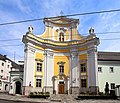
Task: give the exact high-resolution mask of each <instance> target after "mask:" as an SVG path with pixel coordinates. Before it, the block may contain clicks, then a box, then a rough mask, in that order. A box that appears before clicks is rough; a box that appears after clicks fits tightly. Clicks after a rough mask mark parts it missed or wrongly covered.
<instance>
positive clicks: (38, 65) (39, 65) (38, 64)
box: [37, 63, 42, 72]
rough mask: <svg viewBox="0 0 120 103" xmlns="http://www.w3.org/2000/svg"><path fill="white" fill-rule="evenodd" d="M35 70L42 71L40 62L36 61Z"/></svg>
mask: <svg viewBox="0 0 120 103" xmlns="http://www.w3.org/2000/svg"><path fill="white" fill-rule="evenodd" d="M37 71H38V72H42V63H37Z"/></svg>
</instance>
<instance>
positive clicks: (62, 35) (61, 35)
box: [59, 33, 64, 42]
mask: <svg viewBox="0 0 120 103" xmlns="http://www.w3.org/2000/svg"><path fill="white" fill-rule="evenodd" d="M59 41H60V42H62V41H64V34H63V33H60V35H59Z"/></svg>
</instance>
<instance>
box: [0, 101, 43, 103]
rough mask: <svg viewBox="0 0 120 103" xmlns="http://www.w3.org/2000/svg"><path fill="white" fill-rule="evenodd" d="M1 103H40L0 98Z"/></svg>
mask: <svg viewBox="0 0 120 103" xmlns="http://www.w3.org/2000/svg"><path fill="white" fill-rule="evenodd" d="M0 103H38V102H28V101H27V102H22V101H20V102H19V101H18V102H17V101H8V100H0ZM41 103H43V102H41Z"/></svg>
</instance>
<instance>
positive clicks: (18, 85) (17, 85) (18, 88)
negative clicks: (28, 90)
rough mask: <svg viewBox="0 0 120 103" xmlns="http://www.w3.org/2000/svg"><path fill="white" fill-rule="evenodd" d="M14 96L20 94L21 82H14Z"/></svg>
mask: <svg viewBox="0 0 120 103" xmlns="http://www.w3.org/2000/svg"><path fill="white" fill-rule="evenodd" d="M15 94H21V82H19V81H17V82H16V92H15Z"/></svg>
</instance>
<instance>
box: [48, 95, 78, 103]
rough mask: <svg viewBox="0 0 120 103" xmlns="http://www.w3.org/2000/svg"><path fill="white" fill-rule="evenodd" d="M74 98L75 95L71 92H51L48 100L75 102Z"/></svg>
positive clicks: (61, 102) (64, 102) (59, 102)
mask: <svg viewBox="0 0 120 103" xmlns="http://www.w3.org/2000/svg"><path fill="white" fill-rule="evenodd" d="M75 98H76V97H75V95H72V94H56V95H55V94H52V95H51V96H50V101H51V102H56V103H57V102H58V103H77V101H76V99H75Z"/></svg>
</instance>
